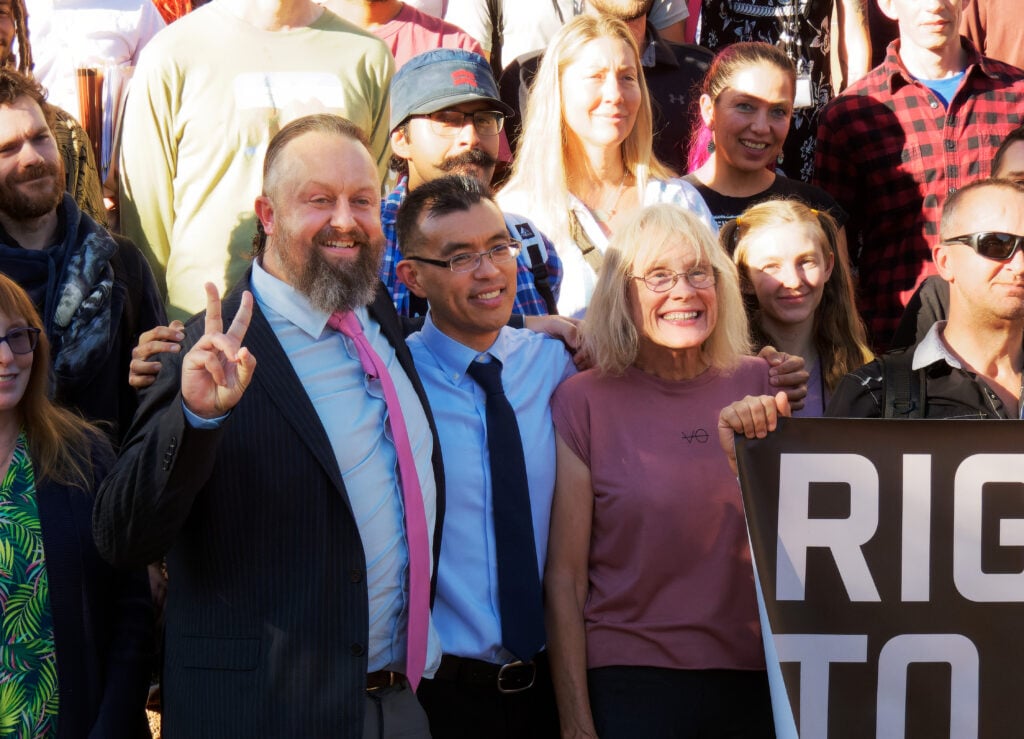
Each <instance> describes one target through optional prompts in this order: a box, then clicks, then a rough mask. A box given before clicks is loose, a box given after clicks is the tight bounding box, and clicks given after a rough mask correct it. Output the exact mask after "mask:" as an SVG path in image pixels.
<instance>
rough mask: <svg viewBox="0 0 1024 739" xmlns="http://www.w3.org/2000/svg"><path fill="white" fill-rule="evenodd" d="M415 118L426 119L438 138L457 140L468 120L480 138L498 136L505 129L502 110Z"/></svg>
mask: <svg viewBox="0 0 1024 739" xmlns="http://www.w3.org/2000/svg"><path fill="white" fill-rule="evenodd" d="M412 117H413V118H426V119H427V120H428V121H430V127H431V129H433V131H434V133H436V134H437V135H438V136H444V137H445V138H449V139H450V138H455V137H456V136H458V135H459V134H460V133H461V132H462V129H463V128H465V127H466V123H467V120H468V122H471V123H472V124H473V128H475V129H476V132H477V135H479V136H497V135H498V134H499V133H501V129H503V128H504V127H505V114H504V113H502V112H501V111H500V110H478V111H476V112H473V113H463V112H462V111H460V110H439V111H437V112H435V113H424V114H422V115H414V116H412Z"/></svg>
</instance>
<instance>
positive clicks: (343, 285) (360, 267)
mask: <svg viewBox="0 0 1024 739" xmlns="http://www.w3.org/2000/svg"><path fill="white" fill-rule="evenodd" d="M380 255H381V250H380V249H379V248H378V245H373V246H371V245H369V244H362V245H361V246H360V247H359V255H358V257H357V258H356V260H355V262H354V263H353V264H351V265H347V266H345V267H341V266H339V265H336V264H333V263H331V262H329V261H328V260H327V259H325V258H324V256H323V254H321V253H320V251H319V250H318V249H314V250H313V251H312V252H311V254H310V255H309V259H308V260H307V261H306V264H305V267H303V268H302V270H301V271H300V273H299V274H298V275H297V276H296V280H297V281H296V283H295V284H294V285H293V287H295V289H296V290H298V291H299V292H301V293H303V294H304V295H305V296H306V297H307V298H309V302H310V303H312V304H313V307H314V308H317V309H318V310H321V311H323V312H324V313H334V312H336V311H340V312H342V313H345V312H348V311H351V310H354V309H355V308H358V307H360V306H364V305H369V304H370V303H372V302H373V298H374V296H375V295H376V294H377V284H378V283H379V282H380V278H379V276H378V275H379V272H380Z"/></svg>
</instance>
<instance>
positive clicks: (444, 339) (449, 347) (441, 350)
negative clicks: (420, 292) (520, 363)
mask: <svg viewBox="0 0 1024 739" xmlns="http://www.w3.org/2000/svg"><path fill="white" fill-rule="evenodd" d="M507 330H510V329H508V327H505V328H503V329H502V330H501V333H499V334H498V338H497V339H496V340H495V342H494V343H493V344H491V347H490V348H489V349H488V350H487V351H484V352H478V351H476V350H475V349H470V348H469V347H468V346H466V345H465V344H461V343H459V342H458V341H456V340H455V339H453V338H451V337H450V336H448V335H447V334H445V333H444V332H442V331H441V329H439V328H438V327H437V325H436V324H435V323H434V319H433V316H432V314H431V313H429V312H428V313H427V318H426V321H424V323H423V328H422V329H421V330H420V337H421V339H422V340H423V344H424V346H426V347H427V349H429V350H430V353H431V354H433V355H434V358H435V359H436V360H437V364H438V366H439V367H440V368H441V370H442V371H443V372H444V374H445V376H446V377H449V378H451V379H452V380H454V381H456V382H458V381H459V380H460V379H461V378H462V376H463V375H465V374H466V369H467V368H468V367H469V365H470V363H472V362H474V361H476V359H477V358H478V357H485V356H487V355H488V354H489V355H490V356H492V357H494V358H495V359H497V360H498V361H499V362H501V364H502V366H504V365H505V364H506V362H505V360H506V359H507V358H508V347H507V345H506V342H505V332H506V331H507Z"/></svg>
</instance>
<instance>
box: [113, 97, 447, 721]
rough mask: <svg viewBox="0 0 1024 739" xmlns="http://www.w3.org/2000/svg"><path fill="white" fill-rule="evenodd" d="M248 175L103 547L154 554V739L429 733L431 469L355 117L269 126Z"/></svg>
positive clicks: (429, 427)
mask: <svg viewBox="0 0 1024 739" xmlns="http://www.w3.org/2000/svg"><path fill="white" fill-rule="evenodd" d="M263 172H264V174H263V193H262V194H261V195H260V196H259V197H258V198H257V200H256V203H255V210H256V213H257V215H258V217H259V219H260V223H261V225H262V227H263V230H264V232H265V235H266V239H265V242H264V241H261V242H260V243H258V244H257V247H256V250H255V251H256V255H255V259H254V260H253V261H252V264H251V267H250V269H249V270H248V271H247V273H246V274H245V276H244V277H243V279H242V280H241V281H240V282H239V283H238V284H237V285H236V286H235V287H234V289H233V290H232V291H231V292H230V293H229V294H228V295H227V296H226V298H225V300H224V303H223V306H222V304H221V302H220V300H219V298H218V295H217V290H216V287H215V286H214V285H212V284H210V283H208V284H207V287H206V291H207V306H208V307H207V310H206V313H205V316H197V317H196V318H194V319H193V320H192V321H190V323H189V324H188V325H187V327H186V329H185V334H186V336H185V340H184V342H183V344H182V348H181V351H180V352H177V353H170V352H165V353H163V354H161V356H160V360H161V362H162V363H163V366H162V368H161V369H160V372H159V374H158V377H157V378H156V380H155V382H154V383H153V385H152V386H151V387H150V389H149V390H148V391H147V393H146V394H145V395H144V398H143V404H142V406H141V408H140V409H139V413H138V414H137V416H136V419H135V424H134V425H133V430H132V434H131V435H130V437H129V439H128V440H127V442H126V444H125V447H124V449H123V452H122V455H121V457H120V459H119V460H118V463H117V464H116V465H115V467H114V469H113V470H112V472H111V474H110V476H109V477H108V478H107V480H106V482H105V483H104V485H103V486H102V488H101V490H100V492H99V495H98V498H97V503H96V508H95V512H94V533H95V537H96V541H97V546H98V548H99V550H100V552H101V554H103V556H104V557H106V558H107V559H109V560H110V561H111V562H121V563H127V562H133V563H144V562H150V561H153V560H155V559H157V558H159V557H161V556H164V555H166V557H167V568H168V571H169V577H170V580H171V581H173V583H174V585H173V587H172V588H171V589H170V592H169V595H168V600H167V608H166V639H165V667H164V679H163V711H164V713H163V721H164V723H163V731H164V736H166V737H168V738H169V739H174V737H189V739H191V738H192V737H204V736H211V737H212V736H275V737H278V736H280V737H284V736H301V737H321V736H336V737H353V736H365V737H385V736H411V737H416V736H423V737H426V736H429V733H428V728H427V720H426V716H425V715H424V713H423V710H422V708H420V706H419V704H418V702H417V701H416V697H415V694H414V690H415V688H416V686H417V685H418V683H419V680H420V678H422V677H429V676H430V675H432V674H433V672H434V670H435V669H436V667H437V664H438V662H439V661H440V647H439V645H438V640H437V636H436V633H435V632H434V629H433V626H432V625H431V623H430V620H429V599H430V589H431V572H432V571H433V566H434V558H435V557H436V552H437V550H438V547H439V542H438V540H437V537H436V535H435V522H436V528H437V529H438V530H439V529H440V525H441V515H442V511H443V497H442V495H443V469H442V467H441V460H440V451H439V446H438V443H437V438H436V433H435V432H434V427H433V420H432V418H431V416H430V411H429V407H428V405H427V401H426V397H425V395H424V393H423V388H422V386H421V384H420V381H419V379H418V377H417V375H416V373H415V370H414V369H413V365H412V357H411V355H410V354H409V350H408V348H407V347H406V345H405V342H404V341H403V339H402V329H401V326H400V324H399V321H398V317H397V316H396V315H395V311H394V308H393V306H392V305H391V301H390V299H389V298H388V296H387V294H386V293H385V292H384V291H383V290H382V289H379V288H380V286H379V282H378V280H377V269H378V264H379V260H380V252H381V249H382V246H383V237H382V234H381V230H380V186H379V181H378V178H377V170H376V167H375V165H374V161H373V158H372V157H371V155H370V152H369V150H368V148H367V145H366V139H365V137H364V135H363V134H362V132H361V131H360V130H359V129H358V128H356V127H355V126H354V125H353V124H352V123H350V122H349V121H347V120H345V119H343V118H340V117H337V116H332V115H323V114H321V115H313V116H307V117H304V118H300V119H297V120H295V121H293V122H291V123H289V124H287V125H286V126H284V127H283V128H282V129H281V131H279V132H278V133H277V134H276V135H275V136H274V137H273V139H272V140H271V141H270V144H269V146H268V148H267V154H266V158H265V160H264V165H263ZM226 325H227V326H229V327H228V328H227V329H226V330H225V328H224V327H225V326H226ZM257 360H258V362H259V364H258V366H257ZM431 542H433V544H431ZM432 553H433V555H432Z"/></svg>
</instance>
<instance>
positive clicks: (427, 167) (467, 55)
mask: <svg viewBox="0 0 1024 739" xmlns="http://www.w3.org/2000/svg"><path fill="white" fill-rule="evenodd" d="M511 113H512V110H511V109H510V108H509V107H508V106H507V105H505V104H504V103H503V102H501V100H500V99H499V98H498V88H497V85H496V84H495V82H494V76H493V75H492V73H491V68H490V67H489V66H488V64H487V62H486V61H485V60H484V58H483V57H482V56H480V55H479V54H474V53H472V52H468V51H463V50H461V49H436V50H434V51H428V52H426V53H425V54H420V55H418V56H415V57H413V58H412V59H410V60H409V61H408V62H406V63H405V65H404V66H403V67H402V68H401V69H400V70H399V71H398V73H397V74H396V75H395V78H394V81H393V82H392V84H391V148H392V150H393V151H394V156H393V157H392V165H391V166H392V168H393V169H395V170H396V171H397V172H398V173H399V180H398V184H397V185H396V186H395V188H394V189H393V190H392V191H391V193H390V194H388V196H387V198H385V200H384V202H383V204H382V205H381V223H382V225H383V228H384V235H385V237H386V239H387V245H386V247H385V250H384V262H383V264H382V266H381V272H380V278H381V281H383V282H384V284H385V285H386V286H387V288H388V291H389V292H390V293H391V298H392V300H393V301H394V304H395V308H396V309H397V310H398V312H399V313H400V314H401V315H405V316H417V315H424V314H425V313H426V303H425V301H424V300H423V299H421V298H419V297H418V296H416V295H411V294H410V293H409V289H408V288H407V287H406V286H405V284H404V283H402V282H401V280H399V279H398V274H397V271H396V265H397V264H398V261H399V260H400V259H401V258H402V256H401V251H400V247H401V244H399V241H398V236H397V234H396V230H395V222H396V219H397V214H398V208H399V206H400V205H401V204H402V202H403V201H404V200H405V198H406V196H407V195H408V193H409V191H410V190H413V189H415V188H417V187H419V186H420V185H422V184H423V183H425V182H430V181H432V180H435V179H437V178H438V177H442V176H444V175H446V174H464V175H468V176H470V177H473V178H475V179H477V180H478V181H479V182H480V183H481V184H483V185H484V186H489V185H490V182H491V177H492V176H493V175H494V168H495V165H496V164H497V156H498V142H499V134H500V133H501V130H502V128H503V127H504V124H505V116H507V115H510V114H511ZM505 224H506V226H507V228H508V231H509V235H510V236H511V237H512V238H513V239H515V240H516V241H519V242H520V243H521V244H522V245H523V248H522V251H521V252H520V254H519V257H518V277H517V289H516V299H515V303H514V305H513V308H512V310H513V312H514V313H516V314H518V315H523V316H530V315H546V314H549V313H555V312H556V309H555V303H556V302H557V299H558V287H559V285H560V283H561V279H562V262H561V260H560V259H559V258H558V255H557V254H556V253H555V248H554V246H553V245H552V244H551V242H550V241H549V240H548V239H547V237H545V236H544V235H543V234H542V233H541V232H540V231H539V230H538V229H537V227H536V226H534V225H533V223H532V222H531V221H529V220H527V219H526V218H523V217H522V216H519V215H514V214H511V213H506V214H505Z"/></svg>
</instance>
